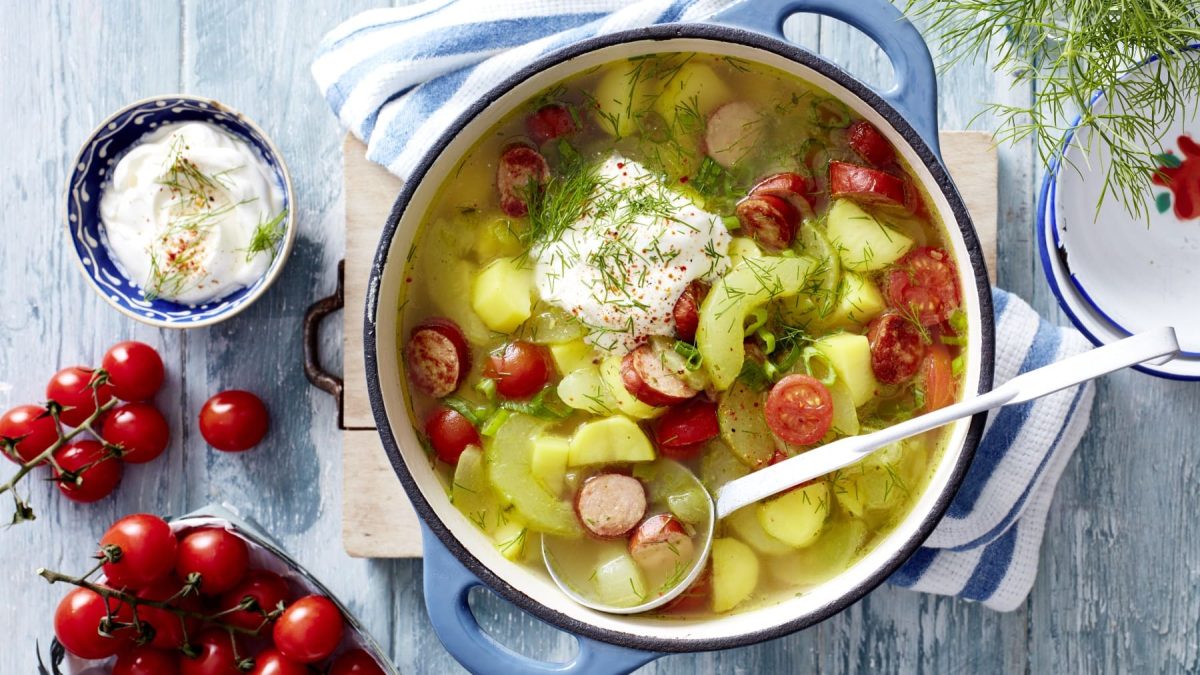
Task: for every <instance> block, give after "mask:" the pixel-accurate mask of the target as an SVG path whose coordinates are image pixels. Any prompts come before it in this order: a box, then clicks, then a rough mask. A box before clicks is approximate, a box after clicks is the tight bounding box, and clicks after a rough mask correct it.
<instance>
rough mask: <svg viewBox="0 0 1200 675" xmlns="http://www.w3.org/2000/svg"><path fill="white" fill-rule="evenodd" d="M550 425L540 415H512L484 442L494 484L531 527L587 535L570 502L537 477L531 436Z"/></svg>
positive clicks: (556, 533)
mask: <svg viewBox="0 0 1200 675" xmlns="http://www.w3.org/2000/svg"><path fill="white" fill-rule="evenodd" d="M545 426H546V424H545V423H544V422H542V421H541V420H538V419H537V418H536V417H531V416H529V415H522V414H520V413H517V414H514V415H511V416H510V417H509V418H508V419H507V420H506V421H505V422H504V424H502V425H500V429H499V430H497V431H496V435H495V436H494V437H492V438H491V439H490V440H488V441H485V442H484V460H485V466H486V467H487V476H488V478H489V479H490V480H491V483H492V487H494V488H495V489H496V491H497V492H499V493H500V494H501V495H502V496H503V497H504V498H506V499H507V500H508V501H509V502H510V503H512V505H513V508H515V509H516V511H517V513H518V514H519V515H520V516H521V517H522V518H524V519H525V521H526V522H527V523H528V524H529V527H530V529H533V530H536V531H538V532H546V533H549V534H555V535H558V536H562V537H578V536H580V535H582V534H583V531H582V529H581V528H580V527H579V523H578V522H577V521H576V519H575V510H574V509H573V508H572V507H571V505H570V504H569V503H568V502H565V501H563V500H561V499H559V498H558V497H557V496H555V495H552V494H550V493H549V492H547V491H546V490H545V488H543V487H542V486H541V485H539V484H538V483H537V481H536V480H535V479H534V477H533V467H532V461H533V457H532V455H533V452H532V444H531V443H530V442H529V439H531V438H534V437H536V436H537V435H538V434H540V433H542V431H543V430H544V429H545Z"/></svg>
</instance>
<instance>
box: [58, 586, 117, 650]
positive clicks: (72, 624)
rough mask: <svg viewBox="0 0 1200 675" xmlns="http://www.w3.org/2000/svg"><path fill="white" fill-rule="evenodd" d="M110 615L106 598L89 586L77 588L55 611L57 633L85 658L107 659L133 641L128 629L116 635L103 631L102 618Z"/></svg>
mask: <svg viewBox="0 0 1200 675" xmlns="http://www.w3.org/2000/svg"><path fill="white" fill-rule="evenodd" d="M106 616H108V611H107V609H106V608H105V605H104V598H102V597H100V594H99V593H96V592H95V591H92V590H89V589H86V588H76V589H74V590H72V591H71V592H70V593H67V596H66V597H65V598H63V599H62V601H61V602H59V603H58V609H56V610H55V611H54V635H55V637H57V638H58V641H59V642H61V643H62V646H63V647H65V648H66V650H67V651H69V652H71V653H72V654H74V655H75V656H78V657H79V658H81V659H104V658H108V657H110V656H112V655H113V654H116V653H117V652H118V651H120V650H121V649H122V648H124V647H125V646H126V645H128V644H129V640H130V637H129V636H128V635H127V634H126V633H125V632H124V631H116V634H115V636H114V637H108V636H105V635H101V634H100V621H101V619H103V618H104V617H106Z"/></svg>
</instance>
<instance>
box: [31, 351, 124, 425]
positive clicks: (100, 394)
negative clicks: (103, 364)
mask: <svg viewBox="0 0 1200 675" xmlns="http://www.w3.org/2000/svg"><path fill="white" fill-rule="evenodd" d="M95 376H96V371H94V370H91V369H90V368H84V367H83V366H70V367H68V368H63V369H62V370H60V371H58V372H57V373H55V374H54V377H52V378H50V383H49V384H47V385H46V398H48V399H50V400H51V401H54V402H56V403H58V404H59V405H61V406H62V407H63V411H62V414H60V415H59V416H58V418H59V419H60V420H61V421H62V423H63V424H65V425H67V426H69V427H77V426H79V425H81V424H83V422H84V420H86V419H87V418H88V417H91V415H92V413H94V412H96V407H97V403H99V405H104V404H105V403H108V402H109V401H111V400H112V397H113V387H112V385H111V384H108V383H105V384H102V385H98V386H96V387H93V386H92V379H93V378H94V377H95Z"/></svg>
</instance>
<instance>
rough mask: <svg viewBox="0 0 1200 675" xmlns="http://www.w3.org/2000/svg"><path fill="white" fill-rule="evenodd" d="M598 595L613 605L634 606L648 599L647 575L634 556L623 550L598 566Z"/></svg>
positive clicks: (603, 600) (596, 577)
mask: <svg viewBox="0 0 1200 675" xmlns="http://www.w3.org/2000/svg"><path fill="white" fill-rule="evenodd" d="M592 583H593V584H594V588H595V591H596V596H597V598H598V599H599V600H600V602H603V603H604V604H606V605H610V606H612V607H633V606H635V605H640V604H642V603H643V602H645V601H646V577H645V575H643V574H642V568H641V567H638V564H637V563H636V562H634V560H633V557H632V556H630V555H629V554H628V553H624V552H622V553H621V554H620V555H617V556H616V557H614V558H612V559H610V560H608V561H607V562H604V563H602V564H601V565H600V566H598V567H597V568H596V575H595V577H594V578H593V579H592Z"/></svg>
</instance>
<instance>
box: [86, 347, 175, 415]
mask: <svg viewBox="0 0 1200 675" xmlns="http://www.w3.org/2000/svg"><path fill="white" fill-rule="evenodd" d="M100 367H101V368H104V370H106V371H107V372H108V381H109V383H110V384H112V386H113V395H114V396H116V397H117V398H119V399H121V400H122V401H145V400H146V399H148V398H152V397H153V396H154V395H155V394H157V393H158V390H159V388H161V387H162V383H163V362H162V357H161V356H159V355H158V352H157V351H156V350H155V349H154V347H151V346H150V345H148V344H146V343H145V342H137V341H136V340H129V341H127V342H118V343H117V344H115V345H113V346H112V348H111V349H109V350H108V352H107V353H106V354H105V355H104V360H103V361H102V362H101V363H100Z"/></svg>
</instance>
